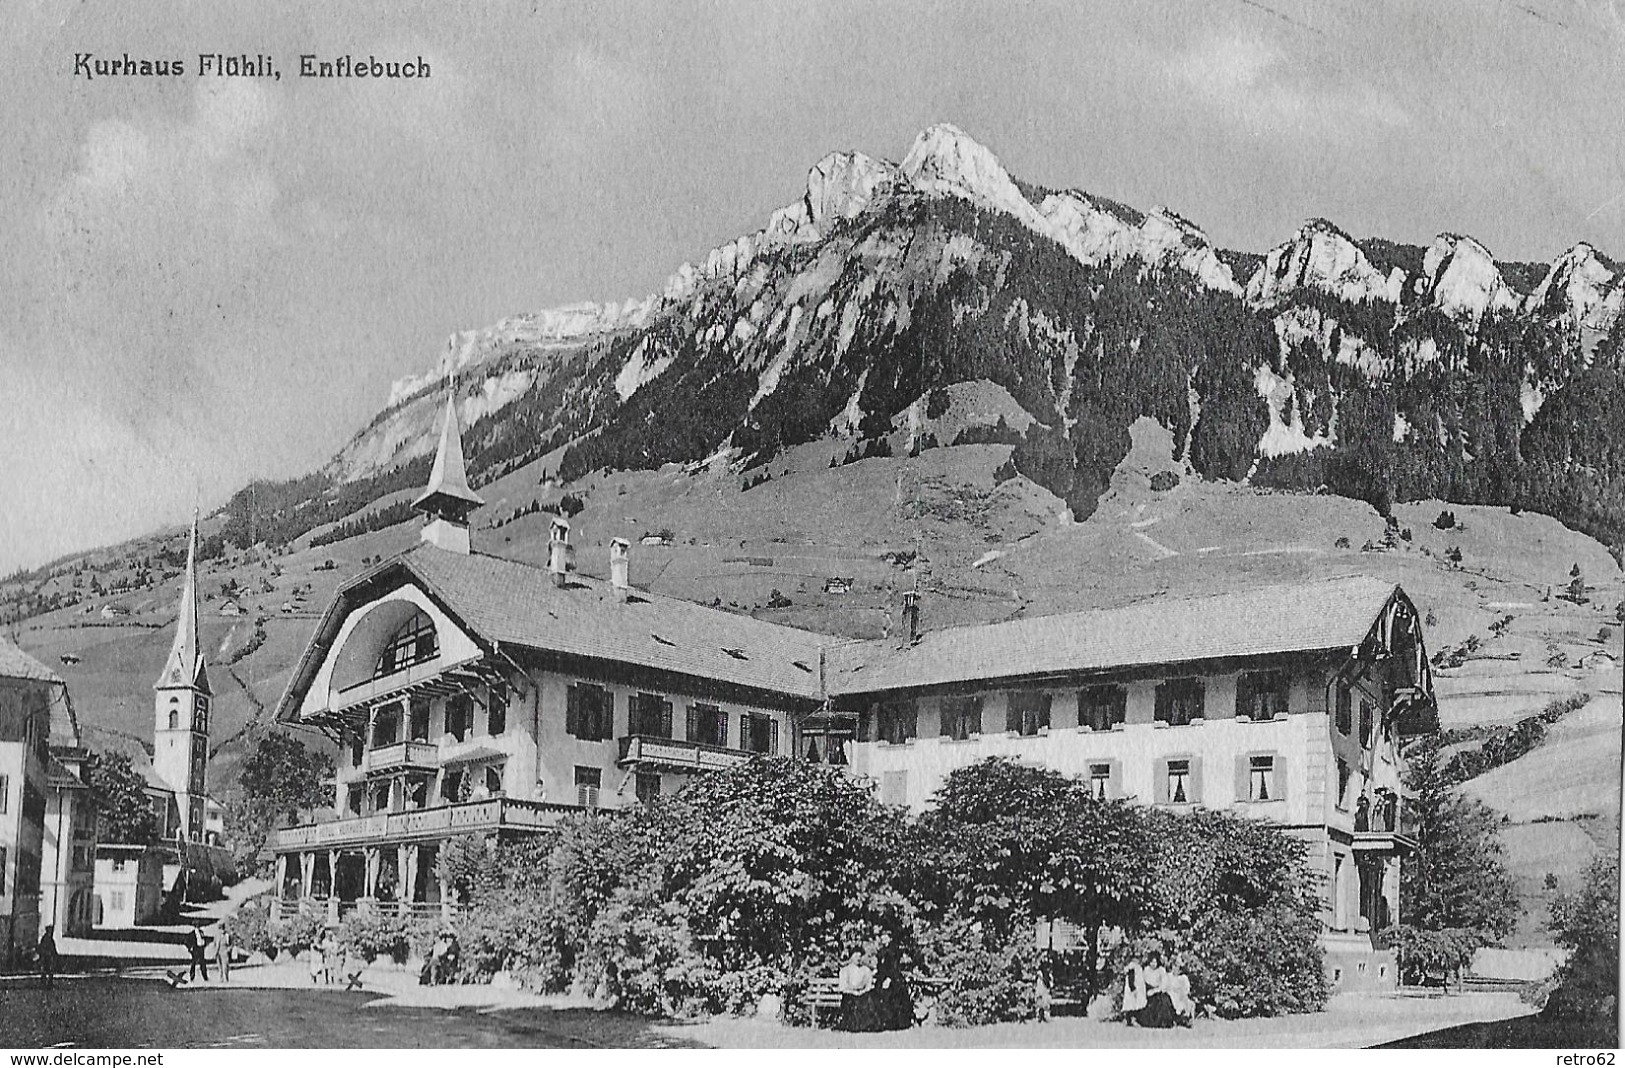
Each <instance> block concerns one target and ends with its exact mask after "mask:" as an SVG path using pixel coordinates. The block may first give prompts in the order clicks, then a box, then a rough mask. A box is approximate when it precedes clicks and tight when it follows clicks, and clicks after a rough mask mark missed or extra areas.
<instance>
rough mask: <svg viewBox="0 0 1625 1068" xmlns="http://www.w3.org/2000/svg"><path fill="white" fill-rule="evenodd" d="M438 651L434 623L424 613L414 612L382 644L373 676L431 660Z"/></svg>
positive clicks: (438, 646)
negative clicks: (382, 649) (382, 647)
mask: <svg viewBox="0 0 1625 1068" xmlns="http://www.w3.org/2000/svg"><path fill="white" fill-rule="evenodd" d="M439 652H440V641H439V639H438V638H437V637H436V636H435V632H434V623H433V622H432V621H431V620H430V619H429V617H428V616H427V615H425V614H424V613H422V612H417V613H414V614H413V616H412V618H411V619H408V620H407V621H406V622H405V623H404V624H402V625H401V627H400V629H399V630H397V631H396V632H395V633H394V634H393V635H391V636H390V639H389V641H388V642H387V643H386V644H385V645H384V651H383V653H382V654H381V655H380V656H379V657H378V668H377V670H376V671H374V672H373V676H374V677H375V678H377V677H381V676H384V675H391V674H394V673H395V672H397V671H400V670H401V669H402V668H407V667H411V666H412V665H413V664H421V663H423V662H424V661H425V660H432V659H434V657H435V655H436V654H438V653H439Z"/></svg>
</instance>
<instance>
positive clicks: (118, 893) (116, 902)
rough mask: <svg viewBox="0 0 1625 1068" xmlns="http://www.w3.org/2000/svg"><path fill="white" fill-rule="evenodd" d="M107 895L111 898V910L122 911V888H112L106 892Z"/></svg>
mask: <svg viewBox="0 0 1625 1068" xmlns="http://www.w3.org/2000/svg"><path fill="white" fill-rule="evenodd" d="M108 896H109V897H110V898H112V899H113V911H114V912H122V911H123V910H124V900H125V898H124V891H123V890H113V891H110V892H109V893H108Z"/></svg>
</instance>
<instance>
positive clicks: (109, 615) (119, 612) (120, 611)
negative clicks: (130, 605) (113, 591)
mask: <svg viewBox="0 0 1625 1068" xmlns="http://www.w3.org/2000/svg"><path fill="white" fill-rule="evenodd" d="M129 614H130V612H129V610H128V609H125V608H120V607H119V606H118V605H116V604H109V605H103V606H102V618H103V619H123V618H125V617H126V616H128V615H129Z"/></svg>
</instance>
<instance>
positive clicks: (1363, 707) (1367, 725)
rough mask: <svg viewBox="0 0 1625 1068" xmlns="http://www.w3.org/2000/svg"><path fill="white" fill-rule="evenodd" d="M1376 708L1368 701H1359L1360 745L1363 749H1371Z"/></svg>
mask: <svg viewBox="0 0 1625 1068" xmlns="http://www.w3.org/2000/svg"><path fill="white" fill-rule="evenodd" d="M1376 722H1377V708H1376V706H1375V705H1373V704H1372V703H1371V702H1370V701H1367V700H1364V699H1361V701H1360V745H1361V746H1362V747H1363V748H1367V749H1369V748H1370V747H1371V736H1372V734H1373V732H1374V731H1375V730H1376Z"/></svg>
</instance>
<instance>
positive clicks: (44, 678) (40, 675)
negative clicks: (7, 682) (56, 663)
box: [0, 638, 62, 684]
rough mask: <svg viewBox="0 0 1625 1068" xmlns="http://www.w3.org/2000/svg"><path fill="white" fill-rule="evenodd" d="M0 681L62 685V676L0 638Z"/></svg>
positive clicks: (8, 641)
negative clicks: (25, 681)
mask: <svg viewBox="0 0 1625 1068" xmlns="http://www.w3.org/2000/svg"><path fill="white" fill-rule="evenodd" d="M0 679H32V680H34V681H35V682H54V683H58V684H62V676H61V675H58V674H57V673H56V672H54V671H52V670H51V669H50V668H48V667H46V666H45V665H44V664H42V663H40V662H39V661H38V660H35V659H34V658H33V657H31V656H29V655H28V654H27V653H25V652H23V651H22V650H21V649H19V648H18V647H17V646H16V645H14V644H13V643H12V642H11V641H10V640H9V639H7V638H0Z"/></svg>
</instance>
